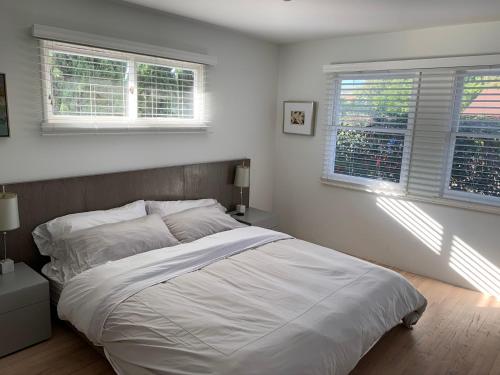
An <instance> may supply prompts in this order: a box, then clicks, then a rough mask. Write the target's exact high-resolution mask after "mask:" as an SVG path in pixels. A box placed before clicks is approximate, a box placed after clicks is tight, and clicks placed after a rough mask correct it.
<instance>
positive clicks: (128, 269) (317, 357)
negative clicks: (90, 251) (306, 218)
mask: <svg viewBox="0 0 500 375" xmlns="http://www.w3.org/2000/svg"><path fill="white" fill-rule="evenodd" d="M425 306H426V300H425V298H424V297H423V296H422V295H421V294H420V293H419V292H418V291H417V290H416V289H415V288H414V287H413V286H411V284H410V283H409V282H408V281H407V280H406V279H404V278H403V277H402V276H401V275H399V274H398V273H395V272H393V271H390V270H387V269H385V268H382V267H379V266H376V265H373V264H371V263H368V262H365V261H362V260H359V259H356V258H353V257H350V256H348V255H345V254H342V253H339V252H336V251H334V250H331V249H328V248H325V247H321V246H318V245H314V244H312V243H309V242H305V241H300V240H297V239H293V238H291V237H290V236H287V235H284V234H280V233H278V232H273V231H270V230H266V229H263V228H257V227H249V228H240V229H235V230H232V231H228V232H225V233H219V234H217V235H213V236H208V237H206V238H203V239H201V240H198V241H194V242H193V243H191V244H184V245H179V246H176V247H173V248H166V249H158V250H154V251H151V252H147V253H143V254H138V255H136V256H133V257H130V258H126V259H122V260H120V261H116V262H109V263H107V264H105V265H102V266H99V267H96V268H95V269H92V270H88V271H86V272H84V273H82V274H80V275H78V276H76V277H75V278H73V279H71V280H70V281H69V282H68V283H67V284H66V287H65V289H64V291H63V293H62V296H61V300H60V303H59V306H58V312H59V316H60V317H61V318H62V319H67V320H69V321H70V322H71V323H72V324H73V325H74V326H75V327H76V328H77V329H79V330H80V331H81V332H83V333H84V334H85V335H86V336H87V337H88V338H89V339H90V340H91V341H92V342H94V343H95V344H97V345H102V346H103V347H104V351H105V353H106V356H107V358H108V360H109V361H110V363H111V364H112V366H113V368H114V369H115V370H116V371H117V373H119V374H152V373H155V374H188V373H189V374H192V373H197V374H214V373H217V374H249V375H251V374H276V375H279V374H283V375H284V374H287V375H293V374H297V375H298V374H348V373H349V371H351V370H352V369H353V368H354V367H355V365H356V364H357V362H358V361H359V359H360V358H361V357H362V356H363V355H364V354H365V353H366V351H368V350H369V349H370V348H371V347H372V346H373V345H374V343H376V342H377V340H379V339H380V337H381V336H382V335H383V334H384V333H385V332H387V331H388V330H390V329H391V328H392V327H394V326H395V325H397V324H400V323H402V322H403V323H404V324H405V325H407V326H410V325H412V324H415V323H416V321H417V320H418V318H419V317H420V315H421V314H422V313H423V311H424V310H425Z"/></svg>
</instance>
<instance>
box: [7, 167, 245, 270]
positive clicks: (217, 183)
mask: <svg viewBox="0 0 500 375" xmlns="http://www.w3.org/2000/svg"><path fill="white" fill-rule="evenodd" d="M243 162H245V164H246V165H250V160H248V159H239V160H227V161H219V162H210V163H200V164H190V165H181V166H173V167H164V168H154V169H143V170H136V171H129V172H119V173H109V174H101V175H93V176H82V177H70V178H59V179H54V180H44V181H33V182H23V183H16V184H6V189H7V191H10V192H13V193H17V194H18V200H19V216H20V221H21V227H20V228H19V229H17V230H14V231H12V232H9V234H8V236H7V240H8V256H9V258H11V259H13V260H14V261H15V262H25V263H27V264H28V265H30V266H31V267H33V268H34V269H36V270H40V269H41V267H42V266H43V264H45V263H46V262H47V261H48V260H49V258H48V257H44V256H42V255H40V253H39V252H38V249H37V247H36V245H35V243H34V241H33V237H32V235H31V232H32V231H33V229H34V228H35V227H36V226H38V225H39V224H42V223H44V222H46V221H48V220H51V219H53V218H55V217H58V216H62V215H67V214H70V213H75V212H84V211H93V210H103V209H109V208H113V207H118V206H121V205H124V204H126V203H129V202H133V201H135V200H139V199H144V200H177V199H198V198H215V199H217V200H218V201H219V202H220V203H221V204H222V205H224V206H225V207H227V208H228V209H230V210H232V209H234V206H235V205H236V204H237V203H239V199H240V196H239V189H238V188H236V187H235V186H234V185H233V181H234V173H235V167H236V165H238V164H242V163H243ZM243 199H244V202H245V204H247V205H248V200H249V195H248V189H244V195H243Z"/></svg>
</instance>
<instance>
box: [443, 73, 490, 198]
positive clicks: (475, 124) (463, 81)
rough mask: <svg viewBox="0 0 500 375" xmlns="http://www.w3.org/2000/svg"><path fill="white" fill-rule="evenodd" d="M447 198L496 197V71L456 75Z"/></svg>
mask: <svg viewBox="0 0 500 375" xmlns="http://www.w3.org/2000/svg"><path fill="white" fill-rule="evenodd" d="M455 105H456V111H455V116H454V118H453V129H452V140H451V148H450V161H449V162H450V167H449V172H448V173H449V176H448V186H447V188H448V191H447V193H448V195H449V196H453V193H458V194H461V195H458V196H462V197H467V196H469V197H472V195H473V194H475V195H481V196H484V197H500V70H491V69H490V70H469V71H463V72H457V87H456V90H455Z"/></svg>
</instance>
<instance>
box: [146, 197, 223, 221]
mask: <svg viewBox="0 0 500 375" xmlns="http://www.w3.org/2000/svg"><path fill="white" fill-rule="evenodd" d="M214 204H216V205H217V206H218V207H219V209H220V210H221V211H222V212H226V208H225V207H224V206H222V205H221V204H219V202H217V200H215V199H195V200H184V201H146V211H147V212H148V215H152V214H158V215H160V216H161V217H165V216H168V215H172V214H176V213H178V212H182V211H186V210H190V209H191V208H198V207H208V206H213V205H214Z"/></svg>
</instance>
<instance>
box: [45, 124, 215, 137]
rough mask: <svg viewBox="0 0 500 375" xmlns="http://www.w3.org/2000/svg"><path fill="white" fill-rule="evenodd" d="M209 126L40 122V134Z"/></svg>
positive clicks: (183, 130) (185, 129)
mask: <svg viewBox="0 0 500 375" xmlns="http://www.w3.org/2000/svg"><path fill="white" fill-rule="evenodd" d="M209 128H210V127H209V126H208V125H207V124H206V123H203V122H200V123H189V124H173V123H162V122H154V123H139V124H137V123H123V122H117V123H109V122H101V123H79V122H42V135H78V134H147V133H153V134H165V133H205V132H206V131H207V130H208V129H209Z"/></svg>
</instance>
